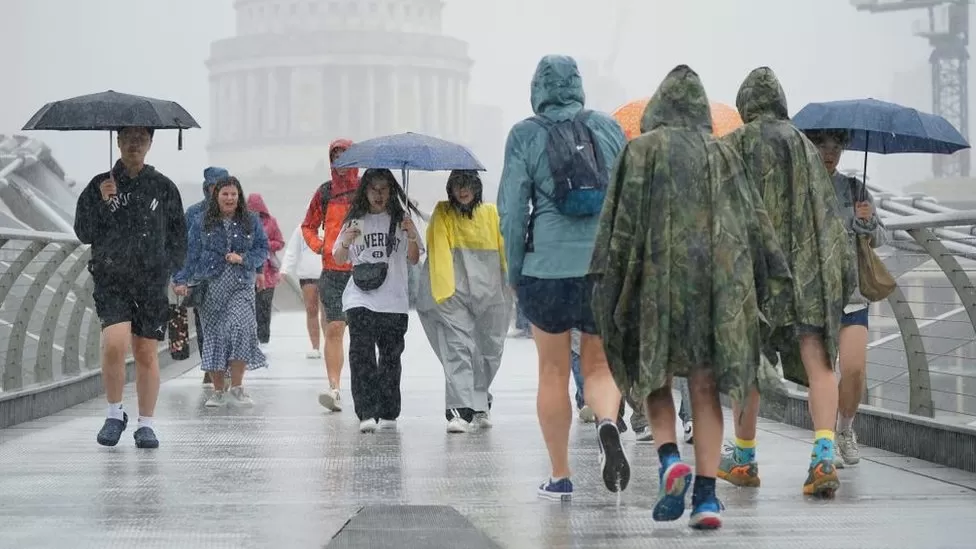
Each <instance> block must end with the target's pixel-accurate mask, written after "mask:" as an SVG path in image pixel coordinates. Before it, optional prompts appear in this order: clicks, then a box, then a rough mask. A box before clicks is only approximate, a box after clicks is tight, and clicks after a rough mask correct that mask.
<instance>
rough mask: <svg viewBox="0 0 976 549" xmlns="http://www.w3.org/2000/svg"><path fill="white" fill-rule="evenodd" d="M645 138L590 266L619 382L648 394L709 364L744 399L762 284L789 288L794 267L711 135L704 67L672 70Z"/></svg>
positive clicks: (755, 362)
mask: <svg viewBox="0 0 976 549" xmlns="http://www.w3.org/2000/svg"><path fill="white" fill-rule="evenodd" d="M641 130H642V131H644V132H646V133H645V134H644V135H642V136H640V137H638V138H636V139H634V140H633V141H631V142H630V143H629V144H628V145H627V147H626V149H625V150H624V152H623V153H622V154H621V156H620V158H619V159H618V161H617V166H616V168H615V170H614V174H613V177H612V179H611V181H610V188H609V190H608V193H607V198H606V202H605V203H604V207H603V212H602V214H601V217H600V225H599V229H598V232H597V238H596V247H595V250H594V254H593V258H592V261H591V263H590V275H591V276H592V277H593V279H594V282H595V287H594V293H593V312H594V315H595V317H596V322H597V327H598V328H599V330H600V334H601V335H602V336H603V343H604V348H605V350H606V353H607V359H608V361H609V364H610V368H611V370H612V371H613V375H614V379H615V380H616V382H617V384H618V385H619V386H620V388H621V390H622V391H625V392H626V391H632V394H633V395H634V396H635V397H637V398H643V397H646V396H647V395H649V394H650V393H651V392H653V391H655V390H658V389H660V388H662V387H664V386H665V385H666V384H667V381H668V376H670V375H679V376H687V375H688V374H689V373H690V372H691V371H692V370H693V369H696V368H699V367H702V368H707V369H710V370H712V371H713V372H714V374H715V379H716V382H717V384H718V388H719V390H721V391H723V392H728V393H729V394H730V395H731V396H733V398H742V397H743V396H745V394H746V393H747V391H748V390H749V389H750V388H751V387H753V386H755V385H756V383H757V368H758V366H759V356H760V350H761V347H760V343H761V340H760V330H759V325H760V314H759V307H758V303H757V293H756V292H757V287H759V288H762V290H761V291H765V288H766V287H768V285H769V283H771V282H777V283H779V284H788V283H789V282H788V279H789V271H788V269H787V268H786V259H785V257H784V256H783V254H782V252H780V251H779V250H778V249H777V247H776V242H775V239H774V238H773V236H772V225H771V224H770V222H769V219H768V217H767V216H766V214H765V212H764V211H763V209H762V203H761V201H760V200H759V198H758V194H757V193H756V192H755V190H754V188H753V185H752V183H751V182H750V181H749V180H747V179H746V178H745V175H744V168H743V166H742V161H741V159H740V158H739V157H738V155H737V154H736V153H735V151H733V150H732V149H731V147H729V146H728V145H726V144H724V143H722V142H719V141H717V140H716V139H715V138H713V137H712V136H711V117H710V114H709V107H708V99H707V98H706V96H705V90H704V88H703V87H702V84H701V81H700V80H699V78H698V75H697V74H695V73H694V71H692V70H691V69H690V68H688V67H686V66H683V65H682V66H680V67H677V68H675V69H674V70H673V71H671V73H670V74H668V76H667V77H666V78H665V79H664V81H663V82H662V83H661V86H660V88H659V89H658V91H657V93H656V94H655V96H654V98H653V99H651V102H650V103H649V104H648V107H647V110H646V111H645V113H644V119H643V121H642V124H641Z"/></svg>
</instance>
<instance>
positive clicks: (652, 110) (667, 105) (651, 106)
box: [641, 65, 712, 134]
mask: <svg viewBox="0 0 976 549" xmlns="http://www.w3.org/2000/svg"><path fill="white" fill-rule="evenodd" d="M661 127H669V128H675V129H679V128H685V129H697V130H701V131H703V132H705V133H708V134H711V133H712V113H711V110H710V108H709V105H708V96H707V95H706V94H705V86H703V85H702V83H701V79H700V78H699V77H698V73H696V72H695V71H693V70H692V69H691V67H689V66H688V65H678V66H677V67H675V68H674V69H672V70H671V72H669V73H668V75H667V76H665V77H664V81H662V82H661V85H660V86H659V87H658V89H657V91H656V92H654V97H652V98H651V100H650V101H649V102H648V103H647V108H646V109H644V117H643V118H642V119H641V132H642V133H647V132H649V131H651V130H654V129H656V128H661Z"/></svg>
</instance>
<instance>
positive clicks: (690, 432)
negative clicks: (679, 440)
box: [684, 421, 695, 444]
mask: <svg viewBox="0 0 976 549" xmlns="http://www.w3.org/2000/svg"><path fill="white" fill-rule="evenodd" d="M684 427H685V444H694V443H695V426H694V425H692V423H691V422H690V421H686V422H685V424H684Z"/></svg>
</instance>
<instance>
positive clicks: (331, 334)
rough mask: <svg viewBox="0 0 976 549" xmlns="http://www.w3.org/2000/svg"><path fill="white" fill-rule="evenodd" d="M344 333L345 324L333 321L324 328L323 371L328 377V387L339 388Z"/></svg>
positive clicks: (343, 357)
mask: <svg viewBox="0 0 976 549" xmlns="http://www.w3.org/2000/svg"><path fill="white" fill-rule="evenodd" d="M345 333H346V323H345V322H338V321H333V322H329V323H328V324H326V326H325V370H326V372H327V373H328V376H329V385H330V386H331V387H334V388H336V389H338V388H339V379H340V378H341V377H342V365H343V362H344V361H345V354H346V353H345V349H344V342H343V337H344V336H345Z"/></svg>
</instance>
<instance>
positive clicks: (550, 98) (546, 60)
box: [531, 55, 586, 114]
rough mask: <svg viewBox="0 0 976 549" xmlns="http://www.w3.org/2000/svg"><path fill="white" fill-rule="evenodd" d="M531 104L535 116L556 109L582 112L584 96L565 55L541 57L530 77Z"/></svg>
mask: <svg viewBox="0 0 976 549" xmlns="http://www.w3.org/2000/svg"><path fill="white" fill-rule="evenodd" d="M531 101H532V111H533V112H535V113H536V114H542V113H544V112H547V111H549V110H552V109H560V108H562V109H566V108H569V109H574V110H579V109H582V108H583V105H584V103H586V95H585V94H584V93H583V78H582V77H581V76H580V72H579V67H577V66H576V60H575V59H573V58H572V57H569V56H566V55H547V56H545V57H543V58H542V60H540V61H539V65H538V66H537V67H536V69H535V75H534V76H533V77H532V95H531Z"/></svg>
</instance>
